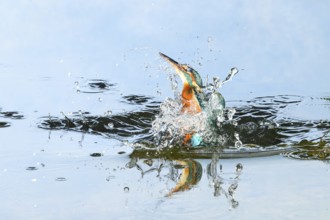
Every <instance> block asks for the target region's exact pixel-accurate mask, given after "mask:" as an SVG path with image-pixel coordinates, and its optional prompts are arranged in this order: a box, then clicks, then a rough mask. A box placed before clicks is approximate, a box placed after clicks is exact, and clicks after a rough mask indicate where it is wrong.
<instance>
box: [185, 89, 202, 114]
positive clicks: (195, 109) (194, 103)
mask: <svg viewBox="0 0 330 220" xmlns="http://www.w3.org/2000/svg"><path fill="white" fill-rule="evenodd" d="M181 111H182V112H183V113H189V114H197V113H199V112H201V111H202V109H201V107H200V105H199V103H198V100H197V98H196V95H195V92H194V90H193V89H192V88H191V87H190V86H189V84H187V83H185V84H184V85H183V90H182V109H181Z"/></svg>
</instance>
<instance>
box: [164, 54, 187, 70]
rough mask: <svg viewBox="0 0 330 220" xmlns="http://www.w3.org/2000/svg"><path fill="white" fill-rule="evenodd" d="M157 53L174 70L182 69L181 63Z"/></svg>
mask: <svg viewBox="0 0 330 220" xmlns="http://www.w3.org/2000/svg"><path fill="white" fill-rule="evenodd" d="M159 55H160V56H161V57H162V58H164V59H165V60H166V61H167V62H169V63H170V64H171V65H172V66H173V67H174V68H175V69H176V70H180V71H181V69H182V67H181V64H180V63H178V62H177V61H175V60H173V59H172V58H171V57H169V56H166V55H165V54H163V53H161V52H159Z"/></svg>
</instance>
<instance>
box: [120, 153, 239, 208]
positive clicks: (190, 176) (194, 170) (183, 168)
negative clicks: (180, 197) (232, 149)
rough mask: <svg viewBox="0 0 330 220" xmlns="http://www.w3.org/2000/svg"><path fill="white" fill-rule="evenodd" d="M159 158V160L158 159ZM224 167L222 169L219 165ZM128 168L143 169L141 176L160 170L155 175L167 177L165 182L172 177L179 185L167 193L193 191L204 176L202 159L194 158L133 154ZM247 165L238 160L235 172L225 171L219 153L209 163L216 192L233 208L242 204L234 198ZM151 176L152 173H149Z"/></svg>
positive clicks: (211, 185)
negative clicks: (199, 160) (141, 156)
mask: <svg viewBox="0 0 330 220" xmlns="http://www.w3.org/2000/svg"><path fill="white" fill-rule="evenodd" d="M156 161H157V163H156ZM218 166H219V167H220V170H219V171H218V168H217V167H218ZM126 168H129V169H132V168H136V170H138V171H139V172H140V173H141V178H144V177H145V175H146V174H150V173H156V175H152V176H154V177H156V178H158V179H159V180H161V179H164V178H165V179H166V180H165V181H164V182H168V181H172V182H173V183H174V184H175V185H174V186H173V187H171V188H170V189H169V192H168V193H166V194H165V195H164V196H165V197H170V196H173V195H175V194H177V193H179V192H184V191H189V190H191V189H193V188H194V187H196V186H197V185H199V182H200V181H201V179H202V175H203V167H202V164H201V163H200V162H198V161H197V160H193V159H184V160H169V161H168V160H162V159H142V160H139V159H137V158H136V157H132V158H131V160H130V161H129V162H128V163H127V164H126ZM242 170H243V165H242V164H241V163H238V164H237V165H236V170H235V172H234V173H233V174H231V173H230V175H229V176H228V173H226V172H223V170H222V165H221V164H220V165H219V156H218V155H216V154H214V156H213V158H212V160H211V161H210V163H209V164H207V167H206V170H204V172H206V173H207V179H208V180H209V186H210V187H212V188H213V190H214V192H213V196H214V197H219V196H221V195H223V196H224V197H225V198H226V199H227V200H228V202H229V203H230V205H231V207H232V208H236V207H238V205H239V203H238V201H237V200H235V198H234V194H235V192H236V190H237V188H238V183H239V177H240V175H241V173H242ZM149 178H150V176H149Z"/></svg>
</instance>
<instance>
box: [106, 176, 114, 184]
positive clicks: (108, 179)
mask: <svg viewBox="0 0 330 220" xmlns="http://www.w3.org/2000/svg"><path fill="white" fill-rule="evenodd" d="M114 178H115V176H112V175H109V176H107V178H106V179H105V180H106V181H108V182H109V181H110V180H112V179H114Z"/></svg>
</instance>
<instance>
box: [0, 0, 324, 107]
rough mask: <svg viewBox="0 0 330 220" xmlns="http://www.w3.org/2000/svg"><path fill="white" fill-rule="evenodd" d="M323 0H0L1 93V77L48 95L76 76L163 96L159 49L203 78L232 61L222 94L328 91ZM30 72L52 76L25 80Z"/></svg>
mask: <svg viewBox="0 0 330 220" xmlns="http://www.w3.org/2000/svg"><path fill="white" fill-rule="evenodd" d="M329 7H330V2H327V1H322V2H318V3H315V2H311V1H304V0H303V1H290V2H288V1H284V0H283V1H282V0H279V1H270V0H265V1H264V0H263V1H261V0H260V1H252V2H251V1H218V0H214V1H207V2H201V1H190V2H187V1H165V0H164V1H163V0H157V1H156V0H142V1H129V2H123V1H116V0H112V1H105V0H95V1H78V0H76V1H74V0H73V1H64V0H56V1H55V0H50V1H41V0H18V1H1V2H0V18H1V19H0V48H1V50H0V80H1V81H2V85H1V87H2V91H3V94H7V92H12V90H11V89H10V88H13V87H12V86H13V85H4V82H6V78H5V77H7V78H12V77H15V85H16V90H17V93H20V94H21V93H22V92H23V91H24V93H26V92H27V93H31V92H32V91H33V90H37V91H35V93H33V94H31V95H36V94H38V99H44V101H46V100H49V99H50V100H54V99H56V100H57V99H60V98H59V97H57V98H51V97H53V96H57V95H58V93H54V91H55V90H56V91H58V90H63V89H65V88H63V85H64V84H63V82H67V83H68V84H67V85H70V86H71V87H72V86H73V83H74V82H75V81H76V79H77V78H79V77H85V78H101V79H106V80H109V81H110V82H114V83H117V84H118V86H119V87H120V91H121V92H123V93H132V94H133V93H134V94H144V95H152V96H161V97H160V98H159V99H161V100H162V99H163V97H166V96H173V93H172V91H171V89H170V83H169V81H168V80H167V79H166V77H167V75H166V73H164V71H163V70H164V69H163V68H161V65H162V64H163V61H162V60H161V59H160V58H159V56H158V51H161V52H163V53H165V54H167V55H169V56H171V57H172V58H174V59H177V60H179V61H180V62H182V63H188V64H190V65H191V66H193V67H194V68H195V69H196V70H198V71H199V72H200V74H201V75H202V76H203V77H206V76H207V75H208V76H209V77H213V76H218V77H220V78H221V79H224V77H226V75H227V73H228V72H229V70H230V68H232V67H237V68H238V69H239V70H240V72H239V74H238V75H237V76H236V77H234V80H233V81H232V82H230V84H229V83H228V84H226V85H225V86H224V87H223V88H222V90H221V91H222V93H223V94H224V96H225V97H226V98H227V99H248V98H251V97H257V96H266V95H287V94H290V95H292V94H293V95H316V96H323V95H329V90H328V82H329V81H330V74H329V70H328V68H327V66H328V60H329V54H330V52H329V51H330V50H329V48H330V45H329V39H330V28H329V25H328V21H329V17H330V15H329V13H328V8H329ZM36 78H38V79H40V78H42V79H44V81H47V80H49V79H51V80H53V81H54V80H55V81H56V80H60V81H61V83H58V84H57V83H54V85H53V86H54V87H49V86H48V87H47V88H43V87H42V86H38V85H34V86H31V84H30V86H29V83H28V82H27V81H28V80H30V81H33V80H34V79H36ZM32 85H33V83H32ZM47 89H48V90H51V91H48V90H47ZM41 91H43V92H41ZM22 95H23V94H22ZM45 97H46V98H45ZM3 99H5V97H4V96H2V97H1V99H0V100H1V101H2V102H3V101H4V100H3ZM7 101H8V100H7ZM16 101H17V100H15V102H16ZM66 101H67V100H64V101H63V102H60V103H58V104H63V105H65V102H66Z"/></svg>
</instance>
